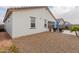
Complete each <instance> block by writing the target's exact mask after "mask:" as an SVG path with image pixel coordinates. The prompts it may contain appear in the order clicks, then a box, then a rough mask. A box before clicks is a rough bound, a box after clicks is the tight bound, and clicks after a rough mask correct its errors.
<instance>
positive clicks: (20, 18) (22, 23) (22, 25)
mask: <svg viewBox="0 0 79 59" xmlns="http://www.w3.org/2000/svg"><path fill="white" fill-rule="evenodd" d="M12 16H13V17H12V18H13V19H12V38H15V37H20V36H25V35H30V34H35V33H40V32H45V31H48V27H47V28H45V27H44V19H46V20H47V21H54V19H53V17H52V16H51V15H50V13H49V12H48V10H47V9H45V8H38V9H28V10H27V9H26V10H19V11H14V12H13V14H12ZM30 16H32V17H36V28H35V29H31V27H30V26H31V25H30V22H31V19H30ZM47 23H48V22H47Z"/></svg>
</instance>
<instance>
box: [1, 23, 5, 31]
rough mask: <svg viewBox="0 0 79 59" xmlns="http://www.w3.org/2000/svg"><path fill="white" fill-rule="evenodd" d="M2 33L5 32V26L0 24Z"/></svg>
mask: <svg viewBox="0 0 79 59" xmlns="http://www.w3.org/2000/svg"><path fill="white" fill-rule="evenodd" d="M0 32H5V29H4V24H0Z"/></svg>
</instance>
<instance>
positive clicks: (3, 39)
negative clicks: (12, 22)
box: [0, 32, 12, 49]
mask: <svg viewBox="0 0 79 59" xmlns="http://www.w3.org/2000/svg"><path fill="white" fill-rule="evenodd" d="M11 44H12V40H11V38H10V36H9V35H8V33H6V32H0V49H7V48H8V47H10V46H11Z"/></svg>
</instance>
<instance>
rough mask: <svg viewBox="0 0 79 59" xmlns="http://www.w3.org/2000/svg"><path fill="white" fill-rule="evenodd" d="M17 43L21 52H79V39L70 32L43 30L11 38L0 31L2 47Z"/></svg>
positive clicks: (0, 44)
mask: <svg viewBox="0 0 79 59" xmlns="http://www.w3.org/2000/svg"><path fill="white" fill-rule="evenodd" d="M12 43H13V44H15V46H16V47H17V48H18V50H19V52H25V53H26V52H27V53H30V52H33V53H34V52H36V53H44V52H45V53H49V52H50V53H52V52H58V53H59V52H62V53H63V52H66V53H67V52H79V39H78V38H77V37H76V36H74V35H70V34H63V33H57V32H43V33H39V34H33V35H29V36H23V37H19V38H16V39H11V38H10V36H9V35H8V34H7V33H6V32H1V33H0V48H5V49H6V48H8V47H10V46H11V44H12Z"/></svg>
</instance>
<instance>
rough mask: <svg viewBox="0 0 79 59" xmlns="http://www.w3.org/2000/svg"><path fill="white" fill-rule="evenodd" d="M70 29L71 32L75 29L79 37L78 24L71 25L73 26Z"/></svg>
mask: <svg viewBox="0 0 79 59" xmlns="http://www.w3.org/2000/svg"><path fill="white" fill-rule="evenodd" d="M70 30H71V32H73V31H74V32H75V34H76V36H77V37H79V36H78V33H77V32H78V31H79V26H78V25H73V26H71V27H70Z"/></svg>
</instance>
